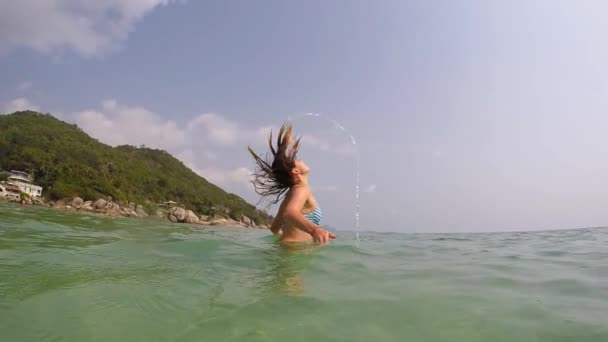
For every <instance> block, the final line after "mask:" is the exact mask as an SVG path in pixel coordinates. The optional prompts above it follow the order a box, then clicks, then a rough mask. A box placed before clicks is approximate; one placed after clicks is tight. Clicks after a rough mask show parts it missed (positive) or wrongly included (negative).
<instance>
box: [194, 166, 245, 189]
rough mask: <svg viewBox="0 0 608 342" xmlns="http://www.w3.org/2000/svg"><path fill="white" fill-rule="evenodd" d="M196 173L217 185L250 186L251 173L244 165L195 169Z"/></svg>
mask: <svg viewBox="0 0 608 342" xmlns="http://www.w3.org/2000/svg"><path fill="white" fill-rule="evenodd" d="M197 172H198V174H199V175H201V176H203V177H205V178H206V179H207V180H209V181H210V182H212V183H214V184H217V185H219V186H222V187H223V186H226V187H229V186H234V185H239V186H245V187H248V188H250V187H251V183H250V180H251V174H252V173H253V172H252V171H251V170H250V169H248V168H246V167H237V168H234V169H222V168H214V167H212V168H204V169H201V170H197Z"/></svg>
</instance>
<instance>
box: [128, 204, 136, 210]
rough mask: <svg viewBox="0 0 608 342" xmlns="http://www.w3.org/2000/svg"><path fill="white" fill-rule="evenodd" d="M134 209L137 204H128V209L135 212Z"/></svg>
mask: <svg viewBox="0 0 608 342" xmlns="http://www.w3.org/2000/svg"><path fill="white" fill-rule="evenodd" d="M136 208H137V204H135V203H133V202H129V209H131V210H133V211H135V209H136Z"/></svg>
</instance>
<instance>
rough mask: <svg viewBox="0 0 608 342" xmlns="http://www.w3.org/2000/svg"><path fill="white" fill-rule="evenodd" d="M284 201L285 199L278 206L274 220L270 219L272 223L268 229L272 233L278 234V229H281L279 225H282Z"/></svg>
mask: <svg viewBox="0 0 608 342" xmlns="http://www.w3.org/2000/svg"><path fill="white" fill-rule="evenodd" d="M285 202H286V201H283V203H281V205H280V206H279V211H278V212H277V216H275V217H274V220H272V224H271V225H270V231H271V232H272V234H274V235H277V234H279V231H280V230H281V226H282V225H283V212H284V207H285Z"/></svg>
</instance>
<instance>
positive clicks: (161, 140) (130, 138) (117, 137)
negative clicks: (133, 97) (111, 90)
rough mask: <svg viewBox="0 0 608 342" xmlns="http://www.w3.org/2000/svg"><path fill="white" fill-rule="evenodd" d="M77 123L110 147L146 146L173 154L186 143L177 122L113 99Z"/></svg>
mask: <svg viewBox="0 0 608 342" xmlns="http://www.w3.org/2000/svg"><path fill="white" fill-rule="evenodd" d="M75 121H76V123H77V124H78V126H80V128H82V130H84V131H85V132H87V133H88V134H90V135H91V136H93V137H95V138H97V139H99V140H100V141H102V142H104V143H106V144H109V145H123V144H130V145H136V146H137V145H142V144H143V145H147V146H149V147H154V148H163V149H168V150H171V149H172V148H173V147H176V146H181V145H183V144H184V143H185V135H184V132H183V130H181V129H180V128H179V127H178V126H177V124H176V123H175V122H174V121H172V120H165V119H163V118H161V117H160V116H159V115H158V114H156V113H154V112H152V111H149V110H147V109H145V108H143V107H138V106H134V107H132V106H126V105H122V104H119V103H118V102H117V101H116V100H113V99H110V100H105V101H103V102H102V107H101V109H99V110H95V109H89V110H85V111H82V112H78V113H76V114H75Z"/></svg>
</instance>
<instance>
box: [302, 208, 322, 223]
mask: <svg viewBox="0 0 608 342" xmlns="http://www.w3.org/2000/svg"><path fill="white" fill-rule="evenodd" d="M304 217H305V218H306V219H307V220H308V221H310V222H312V223H314V224H316V225H319V224H321V217H323V211H322V210H321V208H319V206H317V207H315V209H314V210H313V211H311V212H309V213H308V214H304Z"/></svg>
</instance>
